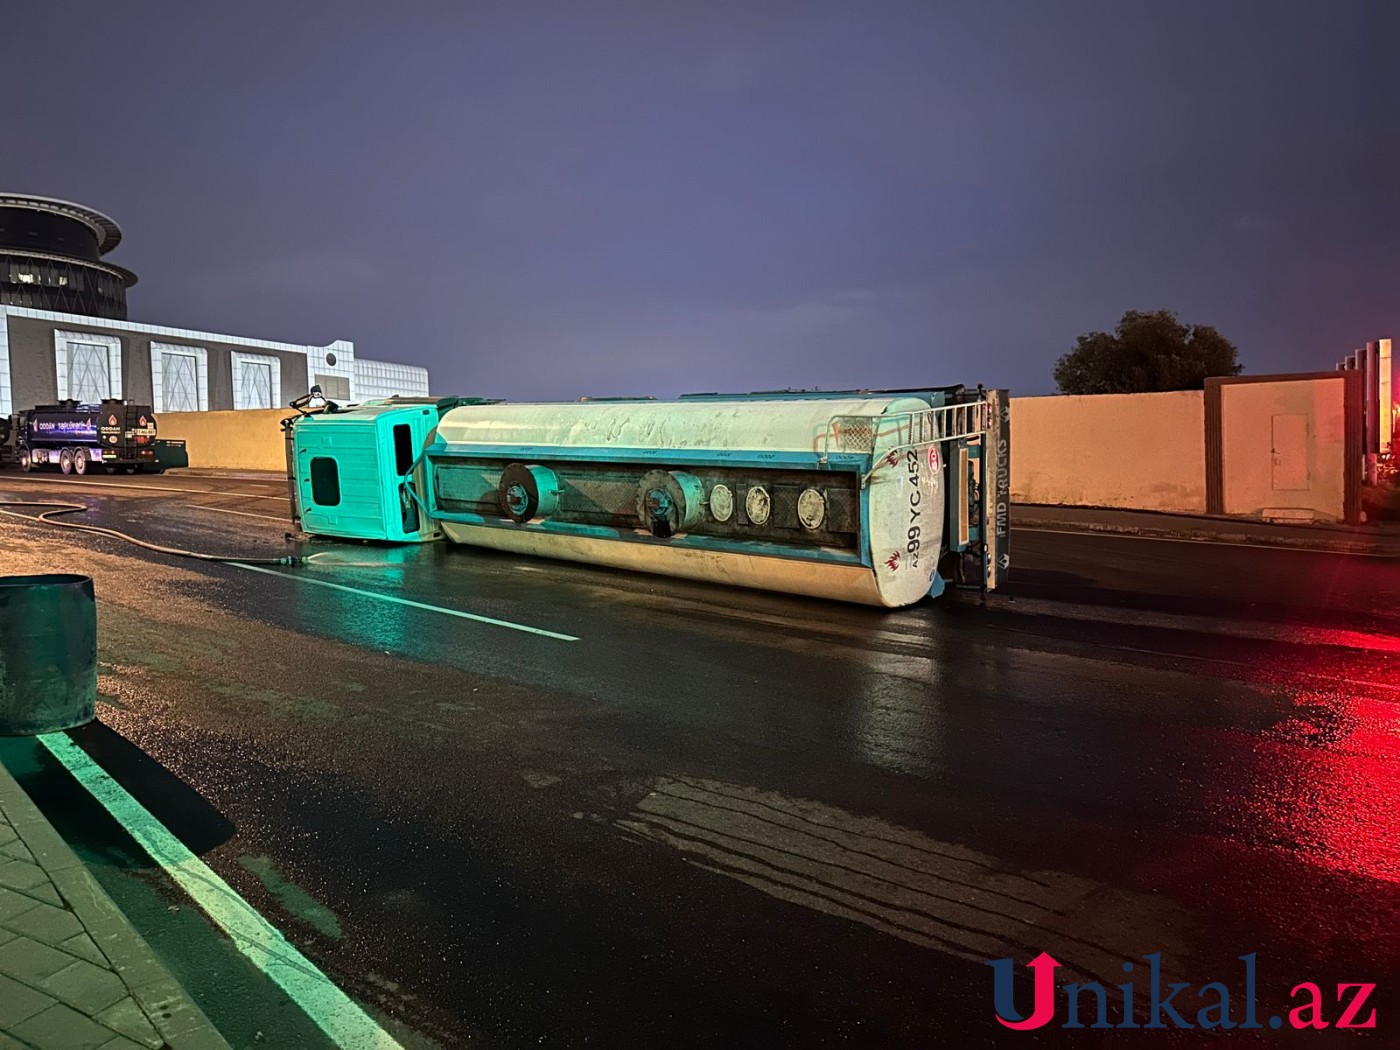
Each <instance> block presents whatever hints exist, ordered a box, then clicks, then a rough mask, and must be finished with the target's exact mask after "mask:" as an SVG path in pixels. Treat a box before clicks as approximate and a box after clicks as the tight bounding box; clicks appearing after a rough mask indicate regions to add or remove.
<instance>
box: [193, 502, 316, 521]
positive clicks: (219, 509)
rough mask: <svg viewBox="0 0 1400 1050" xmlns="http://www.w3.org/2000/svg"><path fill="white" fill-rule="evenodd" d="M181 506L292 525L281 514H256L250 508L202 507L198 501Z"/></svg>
mask: <svg viewBox="0 0 1400 1050" xmlns="http://www.w3.org/2000/svg"><path fill="white" fill-rule="evenodd" d="M180 506H182V507H186V508H188V509H189V510H206V511H209V512H210V513H211V514H237V515H238V516H239V517H243V518H262V519H263V520H264V521H285V522H287V524H288V525H291V521H290V520H289V519H287V518H285V517H283V516H282V515H281V514H254V513H253V512H252V511H248V510H229V509H228V508H227V507H201V506H200V505H199V504H198V503H181V504H180Z"/></svg>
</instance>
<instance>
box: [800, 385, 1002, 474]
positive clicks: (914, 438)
mask: <svg viewBox="0 0 1400 1050" xmlns="http://www.w3.org/2000/svg"><path fill="white" fill-rule="evenodd" d="M986 423H987V402H986V401H970V402H967V403H964V404H959V405H942V406H940V407H938V408H929V409H923V410H920V411H917V412H900V413H895V414H892V415H888V416H832V418H831V421H830V423H828V424H827V428H826V433H825V435H824V436H823V447H822V453H821V455H820V456H819V457H818V459H817V461H818V462H819V463H820V464H821V465H822V466H826V465H827V464H828V462H829V460H830V457H831V453H832V452H833V451H835V452H838V453H840V452H859V453H865V454H867V455H870V454H872V453H874V451H875V448H876V445H877V444H879V439H880V438H882V437H885V436H887V435H889V434H891V432H893V436H894V438H895V442H896V443H895V444H894V445H893V446H892V447H891V448H889V449H888V450H887V451H886V454H885V455H884V456H882V457H881V458H880V459H879V460H878V461H877V462H875V463H874V464H872V465H871V468H870V470H869V471H867V472H866V473H865V474H864V475H863V476H862V477H861V485H862V486H864V485H865V484H866V483H867V482H869V481H870V478H871V477H872V476H873V475H874V474H875V472H876V471H877V470H879V469H880V468H881V467H886V466H892V465H893V464H894V463H895V462H897V461H898V458H899V454H900V453H901V452H905V451H907V450H909V449H924V448H928V447H929V446H931V445H939V444H943V443H944V442H948V441H969V440H973V439H975V438H980V437H984V436H985V435H986V433H987V426H986ZM833 441H834V443H835V446H836V447H835V448H834V449H833V448H832V444H833Z"/></svg>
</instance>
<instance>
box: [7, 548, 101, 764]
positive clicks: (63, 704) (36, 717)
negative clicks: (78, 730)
mask: <svg viewBox="0 0 1400 1050" xmlns="http://www.w3.org/2000/svg"><path fill="white" fill-rule="evenodd" d="M96 716H97V604H96V602H95V601H94V600H93V595H92V577H90V576H70V575H65V574H54V575H47V576H0V735H3V736H29V735H33V734H36V733H50V732H53V731H54V730H57V729H71V728H73V727H74V726H80V725H84V724H85V723H87V722H91V721H92V720H93V718H95V717H96Z"/></svg>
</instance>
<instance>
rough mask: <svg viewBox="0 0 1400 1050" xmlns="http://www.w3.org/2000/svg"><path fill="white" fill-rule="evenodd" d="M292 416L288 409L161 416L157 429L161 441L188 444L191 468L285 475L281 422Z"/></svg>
mask: <svg viewBox="0 0 1400 1050" xmlns="http://www.w3.org/2000/svg"><path fill="white" fill-rule="evenodd" d="M292 414H293V413H292V410H291V409H289V408H270V409H245V410H243V411H239V412H162V413H161V414H160V415H159V416H157V417H156V426H157V428H158V431H159V433H160V436H161V437H163V438H183V439H184V440H185V441H186V442H187V446H186V447H187V448H188V450H189V454H190V466H191V467H204V468H218V469H221V470H275V471H278V472H280V473H285V472H286V470H287V453H286V446H285V444H284V443H283V439H282V420H284V419H286V418H287V417H288V416H289V415H292Z"/></svg>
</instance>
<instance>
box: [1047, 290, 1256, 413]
mask: <svg viewBox="0 0 1400 1050" xmlns="http://www.w3.org/2000/svg"><path fill="white" fill-rule="evenodd" d="M1242 371H1244V366H1243V365H1241V364H1240V361H1239V351H1238V350H1236V349H1235V344H1234V343H1232V342H1230V340H1228V339H1226V338H1225V337H1224V336H1223V335H1221V334H1220V333H1219V332H1217V331H1216V330H1215V329H1214V328H1212V327H1210V325H1203V324H1195V325H1186V324H1182V323H1181V322H1180V321H1178V320H1177V319H1176V314H1174V313H1172V312H1171V311H1170V310H1154V311H1152V312H1151V313H1142V312H1140V311H1138V310H1129V311H1128V312H1127V313H1125V314H1124V315H1123V319H1122V320H1121V321H1119V322H1118V327H1117V328H1115V329H1114V330H1113V332H1112V333H1109V332H1089V333H1088V334H1087V335H1081V336H1080V337H1079V338H1078V340H1076V342H1075V346H1074V349H1073V350H1071V351H1070V352H1069V353H1067V354H1065V355H1064V356H1063V357H1061V358H1060V360H1059V361H1058V362H1056V364H1055V383H1056V385H1057V386H1059V388H1060V393H1062V394H1139V393H1143V392H1145V391H1151V390H1200V389H1202V388H1203V387H1204V386H1205V385H1206V378H1207V377H1208V376H1237V375H1239V374H1240V373H1241V372H1242Z"/></svg>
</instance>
